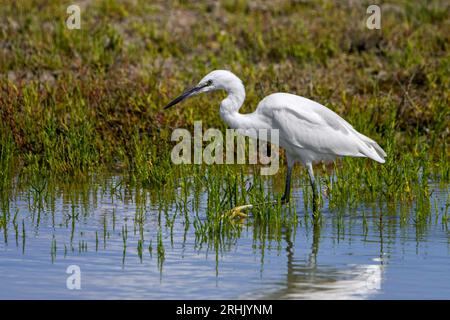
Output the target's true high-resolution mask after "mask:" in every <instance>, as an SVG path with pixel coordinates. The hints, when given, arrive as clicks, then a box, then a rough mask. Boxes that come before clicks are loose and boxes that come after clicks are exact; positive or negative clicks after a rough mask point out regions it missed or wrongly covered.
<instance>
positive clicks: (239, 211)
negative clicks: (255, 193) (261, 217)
mask: <svg viewBox="0 0 450 320" xmlns="http://www.w3.org/2000/svg"><path fill="white" fill-rule="evenodd" d="M251 208H253V205H251V204H245V205H243V206H238V207H234V208H233V209H231V210H229V211H227V212H225V213H224V214H223V215H222V218H225V217H227V218H228V219H231V220H232V219H235V218H239V219H245V218H247V217H248V215H247V214H246V213H244V212H243V211H244V210H248V209H251Z"/></svg>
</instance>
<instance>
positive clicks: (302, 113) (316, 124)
mask: <svg viewBox="0 0 450 320" xmlns="http://www.w3.org/2000/svg"><path fill="white" fill-rule="evenodd" d="M215 90H225V91H226V92H227V93H228V96H227V97H226V98H225V99H224V100H223V101H222V102H221V104H220V116H221V118H222V119H223V121H225V122H226V123H227V124H228V125H229V126H230V127H231V128H233V129H239V132H241V133H243V134H246V132H247V133H248V134H247V135H249V136H252V134H250V133H249V132H255V130H259V129H268V130H270V129H278V130H279V146H280V147H282V148H284V150H285V154H286V160H287V177H286V184H285V189H284V195H283V197H282V198H281V200H282V202H283V203H288V202H289V199H290V188H291V176H292V168H293V166H294V164H295V162H300V163H302V164H303V165H304V166H305V167H306V168H307V170H308V174H309V178H310V182H311V187H312V189H313V198H314V199H317V190H316V182H315V179H314V173H313V167H312V165H313V164H314V163H317V162H320V161H333V160H334V159H335V158H337V157H343V156H351V157H367V158H370V159H373V160H375V161H377V162H380V163H384V157H386V153H385V152H384V150H383V149H382V148H381V147H380V146H379V145H378V144H377V143H376V142H375V141H373V140H372V139H370V138H368V137H366V136H365V135H363V134H361V133H359V132H358V131H356V130H355V129H354V128H353V127H352V126H351V125H350V124H349V123H348V122H347V121H345V120H344V119H342V118H341V117H340V116H338V115H337V114H336V113H334V112H333V111H331V110H330V109H328V108H327V107H325V106H323V105H321V104H319V103H317V102H315V101H312V100H309V99H307V98H304V97H300V96H297V95H294V94H290V93H273V94H271V95H269V96H267V97H265V98H264V99H263V100H261V102H260V103H259V104H258V107H257V108H256V110H255V111H254V112H252V113H248V114H241V113H239V109H240V108H241V106H242V104H243V103H244V100H245V89H244V85H243V84H242V81H241V80H240V79H239V78H238V77H237V76H236V75H234V74H233V73H232V72H230V71H227V70H215V71H212V72H211V73H209V74H208V75H206V76H205V77H204V78H203V79H202V80H201V81H200V82H199V83H198V84H197V85H196V86H195V87H193V88H192V89H189V90H187V91H186V92H184V93H183V94H182V95H180V96H179V97H178V98H176V99H174V100H173V101H171V102H170V103H169V104H168V105H167V106H166V107H165V108H164V109H167V108H170V107H171V106H173V105H175V104H177V103H179V102H181V101H182V100H184V99H186V98H188V97H190V96H193V95H196V94H199V93H203V92H209V91H215ZM246 130H247V131H246ZM313 203H314V204H316V201H313ZM316 205H317V204H316ZM239 208H241V209H242V208H251V205H246V206H242V207H239Z"/></svg>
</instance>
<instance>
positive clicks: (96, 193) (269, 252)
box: [0, 177, 450, 299]
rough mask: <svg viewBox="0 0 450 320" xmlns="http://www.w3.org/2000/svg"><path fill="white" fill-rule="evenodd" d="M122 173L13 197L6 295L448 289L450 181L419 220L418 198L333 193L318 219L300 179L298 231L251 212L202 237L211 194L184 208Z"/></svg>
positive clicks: (270, 294)
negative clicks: (350, 206) (405, 203)
mask: <svg viewBox="0 0 450 320" xmlns="http://www.w3.org/2000/svg"><path fill="white" fill-rule="evenodd" d="M120 179H121V178H120V177H113V178H109V179H108V180H105V181H101V183H93V184H91V185H90V186H89V188H88V189H84V190H78V191H74V190H70V191H69V190H65V189H64V188H59V189H57V190H58V191H55V192H54V194H52V196H51V197H50V199H51V200H50V201H49V200H48V199H47V200H46V201H45V203H43V205H42V206H41V207H39V205H38V203H39V201H37V200H36V198H37V196H36V193H33V191H30V190H26V191H21V192H18V193H17V194H16V195H15V196H14V197H12V199H11V200H10V202H9V204H8V205H7V206H5V205H3V206H2V212H5V210H6V208H7V209H8V210H9V213H10V215H11V218H10V221H9V223H8V224H7V233H6V234H5V230H4V229H0V239H2V240H1V241H0V283H1V286H0V298H2V299H5V298H6V299H12V298H38V299H48V298H50V299H53V298H55V299H80V298H83V299H84V298H100V299H112V298H129V299H213V298H214V299H215V298H218V299H236V298H242V299H247V298H248V299H254V298H257V299H259V298H261V299H347V298H354V299H397V298H402V299H403V298H406V299H410V298H411V299H433V298H437V299H449V298H450V240H449V239H450V238H449V231H448V228H447V224H446V223H443V222H442V218H443V215H444V214H445V211H446V210H447V211H448V208H446V206H445V205H446V201H448V200H447V199H448V194H449V188H448V186H447V187H444V188H442V186H441V187H440V188H439V187H438V186H437V185H432V189H433V193H432V199H431V211H430V215H429V218H428V219H427V221H426V222H425V223H420V224H419V223H417V222H416V221H415V219H414V206H412V207H411V208H410V209H408V210H409V211H408V212H407V213H406V215H405V214H403V215H402V214H400V213H399V211H400V209H398V210H397V211H398V212H395V210H394V213H388V211H387V209H386V208H364V207H363V206H361V208H359V209H357V210H353V211H351V212H350V211H348V212H346V211H344V212H341V213H337V212H330V211H329V210H328V204H327V202H325V205H324V209H323V211H322V212H323V216H322V220H321V221H320V222H318V223H314V222H313V221H312V220H311V219H310V218H309V216H310V213H309V212H306V213H305V210H304V209H303V208H304V206H303V195H302V188H301V187H300V188H296V189H294V191H293V199H294V201H296V206H295V208H296V209H295V212H296V214H297V216H298V221H297V223H296V225H295V226H294V227H293V228H284V227H283V228H281V231H280V232H279V233H274V234H271V233H270V230H266V229H264V228H260V227H258V225H257V224H256V223H253V221H252V218H249V219H248V220H247V221H246V222H244V224H243V225H242V226H240V227H239V226H237V229H238V230H240V231H239V232H237V233H234V234H232V235H228V236H225V235H224V236H223V237H222V238H221V241H214V240H213V239H209V238H206V240H205V239H204V241H203V242H202V241H200V238H199V237H198V234H197V237H196V227H195V223H194V221H195V217H197V218H198V221H203V220H204V219H205V213H204V208H205V207H206V205H205V203H206V197H207V196H206V194H203V195H202V196H201V197H200V203H199V210H198V214H197V213H195V214H194V213H192V214H191V215H190V216H187V217H186V216H184V213H181V212H180V211H179V210H177V206H176V205H175V204H173V203H172V204H168V205H167V208H168V209H167V211H166V210H163V209H162V208H161V205H158V201H156V200H155V199H154V198H153V197H150V196H147V197H145V198H142V196H138V195H137V194H136V193H135V191H132V190H125V188H117V190H113V191H112V190H111V185H114V186H117V185H118V183H119V181H120ZM435 206H437V208H435ZM16 210H18V211H17V216H16V219H15V221H14V222H13V221H12V220H13V218H12V216H14V215H15V213H16ZM447 214H448V213H447ZM172 220H173V221H174V222H173V223H171V221H172ZM136 221H138V222H136ZM125 226H126V228H125ZM23 228H24V229H25V236H24V235H23ZM124 234H127V236H126V239H125V240H124ZM96 239H97V240H96ZM139 239H142V240H143V242H142V243H143V244H142V251H141V252H140V251H139V249H138V241H139ZM208 239H209V240H208ZM124 243H126V248H125V250H124ZM86 246H87V248H86ZM149 247H151V250H149ZM70 265H77V266H79V267H80V270H81V290H69V289H68V288H67V285H66V281H67V278H68V277H69V274H67V273H66V270H67V268H68V267H69V266H70Z"/></svg>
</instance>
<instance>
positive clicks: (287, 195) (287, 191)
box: [281, 164, 294, 204]
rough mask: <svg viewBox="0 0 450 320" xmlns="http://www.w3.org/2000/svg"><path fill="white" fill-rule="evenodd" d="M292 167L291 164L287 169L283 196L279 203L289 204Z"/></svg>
mask: <svg viewBox="0 0 450 320" xmlns="http://www.w3.org/2000/svg"><path fill="white" fill-rule="evenodd" d="M293 167H294V165H293V164H291V165H289V164H288V168H287V175H286V185H285V187H284V195H283V197H282V198H281V203H283V204H286V203H289V199H290V196H291V176H292V168H293Z"/></svg>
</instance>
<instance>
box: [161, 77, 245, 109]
mask: <svg viewBox="0 0 450 320" xmlns="http://www.w3.org/2000/svg"><path fill="white" fill-rule="evenodd" d="M236 85H240V86H242V82H241V80H240V79H239V78H238V77H236V76H235V75H234V74H233V73H232V72H230V71H228V70H214V71H212V72H210V73H208V74H207V75H206V76H205V77H204V78H203V79H202V80H200V82H199V83H198V84H197V85H196V86H194V87H193V88H191V89H189V90H186V91H185V92H184V93H183V94H181V95H180V96H179V97H177V98H175V99H174V100H172V101H171V102H170V103H169V104H168V105H167V106H165V107H164V109H168V108H170V107H172V106H174V105H176V104H177V103H179V102H181V101H183V100H184V99H186V98H188V97H191V96H194V95H196V94H199V93H202V92H209V91H215V90H227V91H230V90H232V88H233V87H234V86H236Z"/></svg>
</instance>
